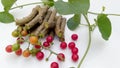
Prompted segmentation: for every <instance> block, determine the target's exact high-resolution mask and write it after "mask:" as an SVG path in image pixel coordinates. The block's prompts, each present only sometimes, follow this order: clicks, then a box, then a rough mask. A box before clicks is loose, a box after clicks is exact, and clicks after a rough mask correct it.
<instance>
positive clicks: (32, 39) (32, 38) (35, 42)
mask: <svg viewBox="0 0 120 68" xmlns="http://www.w3.org/2000/svg"><path fill="white" fill-rule="evenodd" d="M29 41H30V43H31V44H33V45H36V44H37V43H38V37H37V36H30V38H29Z"/></svg>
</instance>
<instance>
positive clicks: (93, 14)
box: [88, 11, 120, 16]
mask: <svg viewBox="0 0 120 68" xmlns="http://www.w3.org/2000/svg"><path fill="white" fill-rule="evenodd" d="M88 13H89V14H93V15H99V14H101V13H95V12H90V11H89V12H88ZM104 14H106V15H110V16H120V14H109V13H104Z"/></svg>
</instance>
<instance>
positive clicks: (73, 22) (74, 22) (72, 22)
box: [67, 14, 81, 30]
mask: <svg viewBox="0 0 120 68" xmlns="http://www.w3.org/2000/svg"><path fill="white" fill-rule="evenodd" d="M80 18H81V15H80V14H79V15H78V14H75V15H74V16H73V17H72V18H70V19H69V20H68V21H67V26H68V28H69V29H70V30H75V29H76V28H77V27H78V26H79V24H80Z"/></svg>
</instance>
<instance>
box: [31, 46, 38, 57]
mask: <svg viewBox="0 0 120 68" xmlns="http://www.w3.org/2000/svg"><path fill="white" fill-rule="evenodd" d="M38 51H39V50H38V49H35V48H32V49H31V50H30V53H31V54H32V56H35V55H36V54H37V52H38Z"/></svg>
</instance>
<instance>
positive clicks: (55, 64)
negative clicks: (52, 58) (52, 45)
mask: <svg viewBox="0 0 120 68" xmlns="http://www.w3.org/2000/svg"><path fill="white" fill-rule="evenodd" d="M50 68H59V65H58V63H57V62H52V63H51V67H50Z"/></svg>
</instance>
